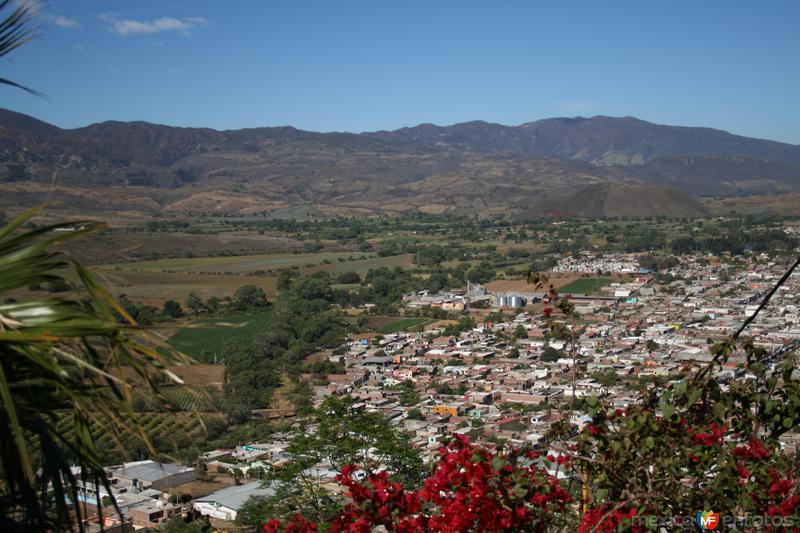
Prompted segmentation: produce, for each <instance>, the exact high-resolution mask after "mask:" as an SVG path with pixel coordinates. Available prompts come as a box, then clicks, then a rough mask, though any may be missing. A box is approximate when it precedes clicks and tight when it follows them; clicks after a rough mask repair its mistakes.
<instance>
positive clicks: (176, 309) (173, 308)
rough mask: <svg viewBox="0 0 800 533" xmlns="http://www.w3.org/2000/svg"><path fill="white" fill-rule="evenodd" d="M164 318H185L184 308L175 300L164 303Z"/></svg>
mask: <svg viewBox="0 0 800 533" xmlns="http://www.w3.org/2000/svg"><path fill="white" fill-rule="evenodd" d="M163 312H164V316H167V317H169V318H181V317H182V316H183V314H184V313H183V307H181V304H179V303H178V302H176V301H175V300H167V301H166V302H164V311H163Z"/></svg>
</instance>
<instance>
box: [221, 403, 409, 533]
mask: <svg viewBox="0 0 800 533" xmlns="http://www.w3.org/2000/svg"><path fill="white" fill-rule="evenodd" d="M301 427H302V428H303V430H302V431H301V432H300V433H297V434H296V435H295V436H294V437H293V438H292V440H291V442H290V444H289V447H288V449H287V452H288V453H289V455H290V456H291V458H292V459H291V460H290V461H289V462H288V463H286V464H284V465H282V466H281V467H280V468H275V469H272V470H271V471H269V472H268V473H267V481H266V482H267V483H272V484H274V487H275V490H276V493H275V495H274V496H272V497H269V498H254V499H251V500H250V501H249V502H248V503H246V504H245V506H244V507H243V508H242V510H241V513H240V515H239V516H237V521H239V522H242V523H244V524H247V525H251V526H260V525H261V524H263V523H265V522H266V521H267V520H268V519H269V518H271V517H286V516H291V515H294V514H296V513H298V512H299V513H303V514H305V515H306V517H307V518H310V517H313V519H314V520H316V521H318V522H320V523H323V522H327V521H329V520H330V519H331V518H332V517H333V516H334V514H335V512H336V510H337V508H338V505H339V504H338V502H337V500H336V497H335V495H334V494H332V493H330V492H329V491H328V490H326V489H325V488H324V487H322V486H321V484H319V483H318V480H317V479H315V476H314V475H313V473H314V467H315V466H316V465H317V464H319V463H322V462H326V463H329V464H330V465H331V466H333V468H335V469H336V470H337V471H339V472H342V471H343V468H345V467H346V466H347V465H350V464H358V465H360V467H361V469H362V470H363V471H364V472H367V473H372V472H379V471H382V470H384V469H385V470H388V471H390V472H392V474H393V475H394V476H395V477H396V479H398V480H402V481H403V482H404V483H406V484H407V486H410V487H416V486H417V485H418V484H419V483H420V481H421V479H422V477H423V470H424V466H423V463H422V458H421V456H420V453H419V451H418V450H417V449H416V448H414V446H413V445H412V444H411V440H410V437H409V436H408V435H406V434H405V433H401V432H399V431H398V430H397V429H395V428H394V427H393V426H392V425H391V424H390V423H389V421H388V420H387V419H386V418H384V417H383V415H381V414H379V413H371V412H368V411H366V410H365V409H364V408H363V407H357V406H356V402H355V400H353V399H351V398H336V397H329V398H327V399H326V400H325V401H324V402H323V403H322V405H321V406H320V407H319V408H318V409H317V410H315V411H314V412H313V413H312V414H311V415H310V416H309V417H307V418H306V419H305V420H303V423H302V426H301Z"/></svg>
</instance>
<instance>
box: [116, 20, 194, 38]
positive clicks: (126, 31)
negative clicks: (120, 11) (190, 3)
mask: <svg viewBox="0 0 800 533" xmlns="http://www.w3.org/2000/svg"><path fill="white" fill-rule="evenodd" d="M107 20H108V21H109V22H110V23H111V29H113V30H114V31H115V32H116V33H117V34H119V35H142V34H153V33H162V32H175V33H178V34H180V35H183V36H184V37H188V36H190V35H191V34H192V30H193V29H195V28H198V27H200V26H207V25H208V21H207V20H206V19H205V18H203V17H188V18H184V19H176V18H173V17H160V18H157V19H153V20H131V19H123V20H119V19H115V18H111V17H107Z"/></svg>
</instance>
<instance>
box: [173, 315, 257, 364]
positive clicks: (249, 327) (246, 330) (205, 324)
mask: <svg viewBox="0 0 800 533" xmlns="http://www.w3.org/2000/svg"><path fill="white" fill-rule="evenodd" d="M269 321H270V313H269V312H265V313H256V314H251V315H237V316H229V317H221V318H219V319H216V320H203V321H198V322H194V323H193V324H191V326H190V327H184V328H181V329H179V330H178V331H177V332H176V333H175V335H173V336H172V338H170V340H169V343H170V344H171V345H172V346H173V347H174V348H175V349H176V350H179V351H181V352H183V353H185V354H187V355H189V356H191V357H193V358H194V359H195V360H197V361H199V362H213V361H214V356H215V355H216V356H217V357H218V358H219V357H220V356H221V355H222V352H223V350H224V349H225V345H227V344H228V343H230V342H237V341H240V342H242V343H244V344H246V345H250V344H252V342H253V339H255V338H256V337H257V336H258V335H259V334H260V333H261V332H262V331H264V330H265V329H266V328H267V326H268V325H269Z"/></svg>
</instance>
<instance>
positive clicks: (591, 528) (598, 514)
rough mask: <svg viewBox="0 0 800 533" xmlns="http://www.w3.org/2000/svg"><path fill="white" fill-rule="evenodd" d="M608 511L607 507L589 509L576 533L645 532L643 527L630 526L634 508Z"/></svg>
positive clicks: (634, 511) (634, 513) (634, 514)
mask: <svg viewBox="0 0 800 533" xmlns="http://www.w3.org/2000/svg"><path fill="white" fill-rule="evenodd" d="M610 509H611V508H610V507H609V506H608V505H603V506H602V507H596V508H594V509H589V511H588V512H587V513H586V514H585V515H584V516H583V521H582V522H581V525H580V527H579V528H578V533H590V532H591V533H617V531H631V532H632V533H643V532H644V531H645V529H644V527H643V526H639V525H636V526H634V525H632V524H631V519H633V517H635V516H636V514H637V511H636V508H635V507H630V508H627V509H614V510H613V511H611V510H610ZM620 526H622V528H620Z"/></svg>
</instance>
